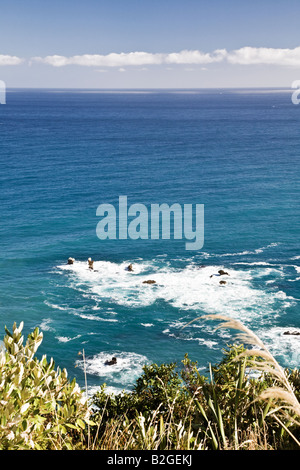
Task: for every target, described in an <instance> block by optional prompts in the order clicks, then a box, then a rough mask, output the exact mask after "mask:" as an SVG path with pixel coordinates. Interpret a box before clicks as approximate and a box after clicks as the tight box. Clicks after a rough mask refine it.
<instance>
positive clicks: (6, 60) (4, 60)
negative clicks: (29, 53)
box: [0, 54, 24, 66]
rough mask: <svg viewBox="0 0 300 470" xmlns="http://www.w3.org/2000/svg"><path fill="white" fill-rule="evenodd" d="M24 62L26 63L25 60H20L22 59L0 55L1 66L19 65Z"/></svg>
mask: <svg viewBox="0 0 300 470" xmlns="http://www.w3.org/2000/svg"><path fill="white" fill-rule="evenodd" d="M22 62H24V59H20V57H16V56H12V55H3V54H2V55H1V54H0V66H1V65H19V64H21V63H22Z"/></svg>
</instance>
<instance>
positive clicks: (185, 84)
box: [0, 0, 300, 88]
mask: <svg viewBox="0 0 300 470" xmlns="http://www.w3.org/2000/svg"><path fill="white" fill-rule="evenodd" d="M299 18H300V1H299V0H286V1H282V0H260V1H258V0H251V1H250V0H247V1H245V0H240V1H236V0H222V1H221V0H206V1H202V0H185V1H181V0H180V1H179V0H160V1H158V0H151V1H148V0H139V1H137V0H122V1H121V0H110V1H107V0H85V1H78V0H72V1H69V0H60V1H58V0H51V1H48V0H43V1H41V0H26V1H24V0H1V3H0V79H1V80H4V81H5V82H6V84H7V86H8V87H58V88H59V87H62V88H64V87H75V88H76V87H83V88H157V87H158V88H166V87H167V88H169V87H170V88H198V87H199V88H201V87H210V86H211V87H237V86H241V87H251V86H253V87H256V86H269V87H276V86H279V87H290V85H291V83H292V81H294V80H297V79H300V27H299Z"/></svg>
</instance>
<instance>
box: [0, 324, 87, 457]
mask: <svg viewBox="0 0 300 470" xmlns="http://www.w3.org/2000/svg"><path fill="white" fill-rule="evenodd" d="M22 329H23V323H21V324H20V326H19V327H18V328H17V326H16V324H14V325H13V332H12V333H10V331H8V330H7V329H6V336H5V337H4V346H5V349H4V348H3V349H2V350H1V352H0V449H9V450H11V449H73V448H76V447H78V446H80V445H81V441H82V439H83V429H84V428H85V427H86V424H87V423H88V422H89V410H88V406H87V400H86V399H85V396H84V394H83V392H82V391H81V390H80V388H79V386H78V384H77V383H76V382H75V380H73V381H69V380H68V378H67V371H66V370H65V369H64V370H60V369H59V368H58V369H57V370H55V368H54V367H55V366H54V362H53V360H52V359H51V360H50V362H48V361H47V358H46V356H43V357H42V359H41V360H38V359H37V358H36V357H35V356H34V354H35V353H36V351H37V349H38V347H39V345H40V344H41V342H42V339H43V335H42V333H39V330H38V328H36V329H35V330H34V331H33V333H31V334H29V335H28V338H27V341H26V343H25V345H24V338H23V336H22Z"/></svg>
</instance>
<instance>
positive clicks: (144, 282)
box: [143, 279, 156, 284]
mask: <svg viewBox="0 0 300 470" xmlns="http://www.w3.org/2000/svg"><path fill="white" fill-rule="evenodd" d="M143 284H156V281H153V280H152V279H149V280H148V281H143Z"/></svg>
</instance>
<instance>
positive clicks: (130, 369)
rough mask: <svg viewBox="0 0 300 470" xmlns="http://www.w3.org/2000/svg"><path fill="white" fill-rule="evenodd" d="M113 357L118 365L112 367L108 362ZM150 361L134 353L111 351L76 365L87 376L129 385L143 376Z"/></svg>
mask: <svg viewBox="0 0 300 470" xmlns="http://www.w3.org/2000/svg"><path fill="white" fill-rule="evenodd" d="M112 357H116V358H117V364H114V365H112V366H109V365H106V364H105V362H106V361H110V360H111V358H112ZM148 363H149V361H148V359H147V357H146V356H143V355H141V354H137V353H133V352H124V351H121V352H120V351H111V352H109V353H108V352H100V353H99V354H96V355H95V356H93V357H87V358H85V363H83V361H82V360H78V361H76V364H77V365H78V366H79V367H80V368H81V369H83V370H84V368H85V370H86V372H87V374H91V375H96V376H98V377H103V378H107V379H109V380H110V382H112V381H113V382H117V383H119V384H124V385H128V384H129V383H134V382H135V380H136V379H137V378H138V377H139V376H140V375H141V374H142V368H143V366H144V365H145V364H148Z"/></svg>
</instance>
